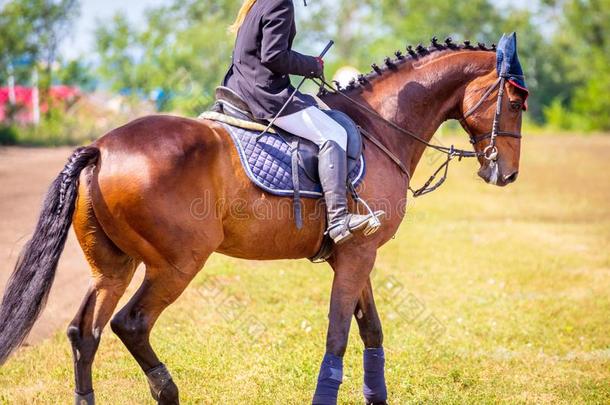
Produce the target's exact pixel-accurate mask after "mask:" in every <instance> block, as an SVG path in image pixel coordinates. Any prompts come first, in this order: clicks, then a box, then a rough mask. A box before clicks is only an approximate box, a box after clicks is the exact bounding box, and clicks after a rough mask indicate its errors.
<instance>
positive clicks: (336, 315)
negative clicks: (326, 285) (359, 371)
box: [313, 244, 376, 405]
mask: <svg viewBox="0 0 610 405" xmlns="http://www.w3.org/2000/svg"><path fill="white" fill-rule="evenodd" d="M350 245H351V244H350ZM375 255H376V252H375V251H374V250H373V251H372V252H368V253H367V252H365V251H364V249H358V248H357V247H353V248H352V247H351V246H350V247H349V248H342V249H339V250H338V251H337V253H336V254H335V256H334V257H333V258H332V259H331V260H330V264H331V266H332V267H333V270H334V271H335V277H334V279H333V287H332V293H331V297H330V312H329V314H328V319H329V324H328V333H327V336H326V354H325V355H324V359H323V361H322V365H321V366H320V373H319V374H318V384H317V387H316V392H315V394H314V397H313V404H314V405H335V404H336V403H337V395H338V393H339V386H340V385H341V382H342V380H343V355H344V354H345V349H346V347H347V340H348V336H349V328H350V324H351V320H352V316H353V314H354V311H355V309H356V304H357V303H358V299H359V297H360V294H361V292H362V290H363V289H364V287H365V286H366V283H367V280H368V279H369V274H370V273H371V270H372V269H373V264H374V262H375Z"/></svg>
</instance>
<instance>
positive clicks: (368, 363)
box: [363, 347, 388, 403]
mask: <svg viewBox="0 0 610 405" xmlns="http://www.w3.org/2000/svg"><path fill="white" fill-rule="evenodd" d="M363 357H364V389H363V391H364V398H365V399H366V401H367V403H377V402H385V401H387V399H388V390H387V388H386V385H385V375H384V365H385V355H384V353H383V348H382V347H380V348H376V349H364V356H363Z"/></svg>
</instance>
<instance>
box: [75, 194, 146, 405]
mask: <svg viewBox="0 0 610 405" xmlns="http://www.w3.org/2000/svg"><path fill="white" fill-rule="evenodd" d="M74 230H75V232H76V235H77V238H78V241H79V243H80V245H81V247H82V248H83V251H84V252H85V256H86V258H87V261H88V262H89V265H90V266H91V270H92V274H93V281H92V284H91V287H90V288H89V291H88V292H87V294H86V296H85V298H84V300H83V303H82V304H81V307H80V309H79V310H78V312H77V314H76V316H75V317H74V319H73V320H72V322H71V323H70V326H69V327H68V338H69V339H70V342H71V344H72V352H73V357H74V375H75V380H76V394H75V397H76V404H78V405H83V404H87V405H91V404H93V403H94V396H93V382H92V377H91V365H92V363H93V358H94V356H95V353H96V351H97V348H98V346H99V343H100V338H101V332H102V330H103V329H104V326H105V325H106V324H107V323H108V321H109V320H110V317H111V316H112V312H113V311H114V309H115V308H116V305H117V303H118V301H119V299H120V298H121V296H122V295H123V293H124V292H125V289H126V288H127V286H128V285H129V282H130V280H131V278H132V276H133V273H134V271H135V269H136V267H137V262H135V261H134V260H132V259H131V258H130V257H128V256H127V255H125V254H124V253H123V252H121V251H120V250H119V249H118V248H117V247H116V246H115V245H114V243H112V241H111V240H110V239H109V238H108V237H107V236H106V234H105V233H104V232H103V230H102V228H101V226H100V224H99V223H98V221H97V219H96V218H95V215H94V213H93V210H92V209H91V204H90V201H89V198H88V194H87V190H86V187H82V186H81V189H80V191H79V199H78V203H77V209H76V212H75V215H74Z"/></svg>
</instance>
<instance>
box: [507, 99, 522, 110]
mask: <svg viewBox="0 0 610 405" xmlns="http://www.w3.org/2000/svg"><path fill="white" fill-rule="evenodd" d="M510 109H511V110H512V111H514V112H517V111H521V110H522V109H523V103H522V102H521V101H511V102H510Z"/></svg>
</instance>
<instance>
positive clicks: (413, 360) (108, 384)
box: [0, 135, 610, 404]
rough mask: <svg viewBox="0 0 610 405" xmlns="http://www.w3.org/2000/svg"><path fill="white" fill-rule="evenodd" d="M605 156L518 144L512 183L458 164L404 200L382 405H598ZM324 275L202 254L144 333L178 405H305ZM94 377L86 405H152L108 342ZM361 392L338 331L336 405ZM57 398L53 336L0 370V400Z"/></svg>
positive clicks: (386, 266)
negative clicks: (192, 275) (91, 401)
mask: <svg viewBox="0 0 610 405" xmlns="http://www.w3.org/2000/svg"><path fill="white" fill-rule="evenodd" d="M451 140H453V138H450V139H443V142H445V143H448V142H450V141H451ZM609 155H610V137H602V136H590V137H586V138H585V137H572V136H562V137H549V136H529V137H528V136H527V135H526V138H525V140H524V151H523V158H522V167H521V174H520V179H519V180H518V182H517V183H516V184H515V185H512V186H510V187H507V188H504V189H499V188H495V187H492V186H488V185H485V184H483V183H482V182H481V181H479V180H477V179H476V177H475V172H476V164H475V163H474V162H463V163H461V164H455V165H454V167H452V169H451V174H450V178H449V180H448V182H447V184H446V185H445V186H444V187H443V188H442V189H441V190H439V191H437V192H436V193H434V194H432V195H430V196H427V197H423V198H421V199H418V200H411V201H410V209H409V212H408V215H407V218H406V220H405V222H404V224H403V226H402V228H401V229H400V231H399V233H398V235H397V237H396V239H395V240H393V241H391V242H390V243H389V244H387V245H386V246H385V247H384V248H383V249H382V250H381V252H380V254H379V258H378V261H377V264H376V266H375V270H374V285H375V289H376V294H377V301H378V307H379V311H380V314H381V317H382V320H383V325H384V331H385V347H386V357H387V371H386V375H387V381H388V389H389V394H390V403H392V404H406V403H442V404H479V403H483V404H485V403H506V404H513V403H561V404H579V403H590V404H606V403H609V402H610V333H609V332H610V328H609V320H610V294H609V292H610V249H609V247H610V204H609V201H610V179H609V177H610V176H609V174H608V173H610V162H609V161H608V156H609ZM427 157H428V155H426V157H425V158H424V160H423V161H422V164H421V166H420V168H419V173H418V175H417V176H416V182H417V184H420V183H421V182H422V180H424V179H425V178H426V177H427V175H428V174H429V173H430V171H432V169H433V167H432V166H431V165H430V164H429V163H428V162H429V160H427V159H426V158H427ZM331 277H332V274H331V272H330V271H329V270H328V268H327V267H326V266H325V265H318V266H314V265H311V264H308V263H307V262H306V261H299V262H297V261H293V262H289V261H285V262H264V263H259V262H247V261H239V260H234V259H230V258H226V257H222V256H215V257H213V259H212V260H211V262H210V263H209V265H208V266H207V267H206V268H205V271H203V272H202V273H201V274H200V276H199V277H198V278H197V279H196V281H195V282H194V283H193V285H192V286H191V288H189V289H188V290H187V292H186V293H185V294H184V295H183V296H182V297H181V298H180V299H179V301H178V302H177V303H176V304H174V305H173V306H172V307H170V309H169V310H168V311H167V312H166V313H165V314H164V315H163V316H162V318H161V319H160V321H159V323H158V325H157V327H156V329H155V330H154V336H153V344H154V347H155V348H156V349H157V351H158V353H159V355H160V357H161V358H162V359H163V361H164V362H165V363H166V364H167V365H168V367H169V368H170V369H171V371H172V373H173V375H174V379H175V380H176V382H177V384H178V386H179V387H180V390H181V399H182V401H183V403H209V404H212V403H221V404H227V403H231V404H305V403H309V401H310V398H311V395H312V393H313V390H314V385H315V381H316V375H317V370H318V366H319V362H320V360H321V358H322V355H323V352H324V337H325V332H326V327H327V320H326V314H327V307H328V296H329V289H330V283H331ZM223 300H228V301H223ZM223 302H224V304H223ZM235 303H237V305H233V304H235ZM261 328H262V330H263V332H262V333H259V332H260V331H261ZM94 379H95V389H96V394H97V399H98V403H100V404H123V403H130V404H136V403H137V404H140V403H152V401H151V399H150V397H149V393H148V388H147V385H146V382H145V378H144V376H143V374H142V373H141V372H140V370H139V369H138V367H137V365H136V363H135V361H134V360H133V359H132V358H131V356H130V355H129V354H128V352H127V350H126V349H125V348H124V347H123V346H122V344H121V343H120V342H119V340H118V339H117V338H116V337H115V336H113V334H112V333H111V332H110V331H109V329H107V330H106V333H105V335H104V338H103V340H102V344H101V348H100V351H99V353H98V355H97V358H96V363H95V367H94ZM361 381H362V364H361V343H360V340H359V337H358V334H357V328H356V324H355V322H354V323H353V327H352V334H351V337H350V342H349V346H348V351H347V354H346V358H345V378H344V383H343V385H342V387H341V392H340V403H341V404H361V403H362V396H361V385H362V384H361ZM72 390H73V387H72V366H71V358H70V349H69V344H68V342H67V339H66V338H65V337H64V335H63V333H58V334H57V335H56V336H54V337H53V338H52V339H50V340H48V341H46V342H44V343H43V344H41V345H39V346H36V347H30V348H24V349H22V350H20V351H19V353H18V354H17V355H16V356H14V357H13V358H12V359H11V360H10V361H9V363H8V364H7V365H5V366H4V367H3V368H2V369H0V403H3V402H6V403H28V404H31V403H45V404H47V403H49V404H55V403H69V402H70V401H71V398H72V394H71V392H72Z"/></svg>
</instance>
